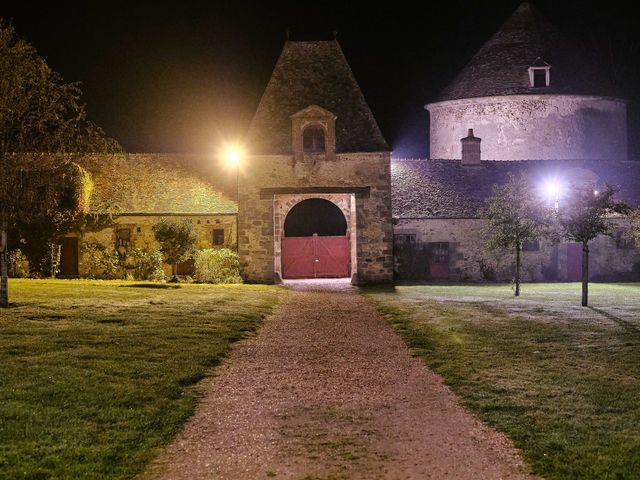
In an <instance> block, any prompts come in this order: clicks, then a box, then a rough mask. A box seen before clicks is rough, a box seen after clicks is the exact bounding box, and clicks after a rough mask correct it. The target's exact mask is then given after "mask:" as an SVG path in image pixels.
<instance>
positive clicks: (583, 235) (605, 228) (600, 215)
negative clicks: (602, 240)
mask: <svg viewBox="0 0 640 480" xmlns="http://www.w3.org/2000/svg"><path fill="white" fill-rule="evenodd" d="M617 191H618V188H616V187H614V186H612V185H607V186H606V187H605V188H604V190H596V189H595V188H594V186H593V185H589V184H583V185H573V186H572V187H571V189H570V191H569V192H568V195H566V197H565V198H564V200H563V204H562V205H560V208H559V209H558V219H559V222H560V226H561V229H562V234H563V236H564V238H566V239H567V240H570V241H573V242H578V243H581V244H582V306H583V307H586V306H587V305H588V304H589V242H590V241H591V240H593V239H594V238H596V237H597V236H598V235H611V232H612V231H613V227H614V225H613V224H612V223H611V222H610V221H609V220H608V217H610V216H611V215H613V214H623V213H627V212H628V207H627V205H625V204H624V203H623V202H618V201H616V200H615V198H614V197H615V194H616V193H617Z"/></svg>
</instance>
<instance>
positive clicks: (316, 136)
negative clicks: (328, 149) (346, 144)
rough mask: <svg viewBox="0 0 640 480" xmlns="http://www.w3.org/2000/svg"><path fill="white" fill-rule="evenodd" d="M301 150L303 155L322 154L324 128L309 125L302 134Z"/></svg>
mask: <svg viewBox="0 0 640 480" xmlns="http://www.w3.org/2000/svg"><path fill="white" fill-rule="evenodd" d="M302 149H303V150H304V152H305V153H321V152H324V128H322V127H321V126H319V125H310V126H308V127H307V128H305V129H304V131H303V132H302Z"/></svg>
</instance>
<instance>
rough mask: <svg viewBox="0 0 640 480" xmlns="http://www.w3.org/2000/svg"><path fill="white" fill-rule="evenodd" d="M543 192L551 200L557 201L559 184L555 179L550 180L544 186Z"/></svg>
mask: <svg viewBox="0 0 640 480" xmlns="http://www.w3.org/2000/svg"><path fill="white" fill-rule="evenodd" d="M544 193H545V194H546V195H547V197H549V198H550V199H551V200H553V201H557V200H558V197H559V196H560V184H559V183H558V181H557V180H552V181H550V182H548V183H547V184H546V185H545V186H544Z"/></svg>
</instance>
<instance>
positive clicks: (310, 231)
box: [283, 198, 349, 237]
mask: <svg viewBox="0 0 640 480" xmlns="http://www.w3.org/2000/svg"><path fill="white" fill-rule="evenodd" d="M348 230H349V228H348V223H347V217H346V216H345V214H344V212H343V211H342V209H341V208H340V207H339V206H338V205H336V204H335V203H334V202H332V201H330V200H327V199H324V198H307V199H304V200H301V201H299V202H298V203H296V204H295V205H293V206H292V207H291V208H290V209H289V211H288V212H287V214H286V215H285V218H284V225H283V235H284V236H285V237H310V236H313V235H314V234H316V235H318V236H321V237H323V236H333V237H337V236H344V235H347V232H348Z"/></svg>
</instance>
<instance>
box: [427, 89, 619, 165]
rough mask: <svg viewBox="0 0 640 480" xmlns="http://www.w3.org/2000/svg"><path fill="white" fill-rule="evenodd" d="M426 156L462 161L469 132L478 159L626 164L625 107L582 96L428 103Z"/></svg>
mask: <svg viewBox="0 0 640 480" xmlns="http://www.w3.org/2000/svg"><path fill="white" fill-rule="evenodd" d="M426 108H427V110H429V113H430V117H431V126H430V152H431V154H430V157H431V158H433V159H460V158H461V145H460V139H461V138H463V137H465V136H466V135H467V130H468V129H469V128H473V131H474V134H475V136H476V137H480V138H481V139H482V153H481V156H482V160H626V159H627V120H626V104H625V102H624V101H622V100H619V99H613V98H604V97H593V96H581V95H508V96H496V97H479V98H468V99H461V100H450V101H445V102H438V103H432V104H429V105H427V107H426Z"/></svg>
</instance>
